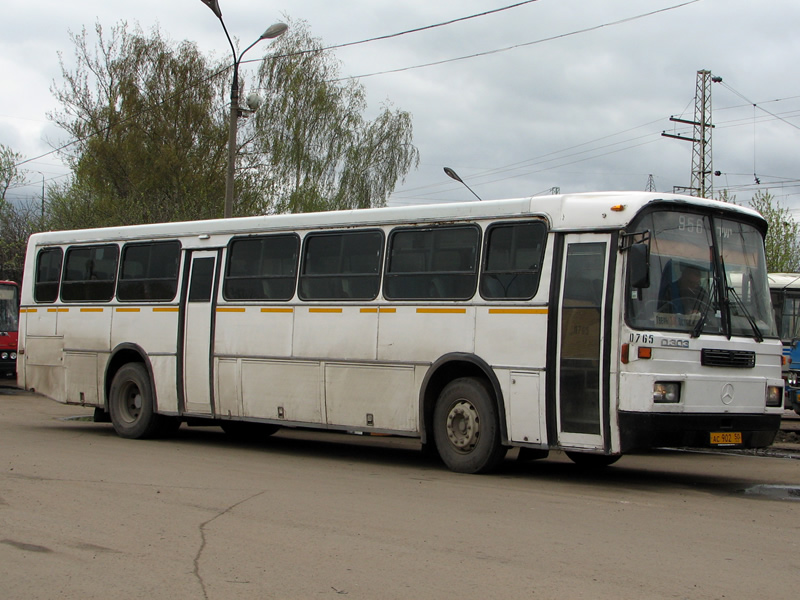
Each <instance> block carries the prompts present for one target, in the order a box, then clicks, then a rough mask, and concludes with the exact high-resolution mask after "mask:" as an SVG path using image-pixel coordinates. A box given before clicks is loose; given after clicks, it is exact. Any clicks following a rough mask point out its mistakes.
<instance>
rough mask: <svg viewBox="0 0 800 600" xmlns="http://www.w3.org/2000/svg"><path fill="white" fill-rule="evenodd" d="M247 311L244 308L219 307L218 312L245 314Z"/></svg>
mask: <svg viewBox="0 0 800 600" xmlns="http://www.w3.org/2000/svg"><path fill="white" fill-rule="evenodd" d="M246 311H247V309H246V308H245V307H243V306H218V307H217V312H230V313H243V312H246Z"/></svg>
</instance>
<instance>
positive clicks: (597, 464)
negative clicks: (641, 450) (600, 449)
mask: <svg viewBox="0 0 800 600" xmlns="http://www.w3.org/2000/svg"><path fill="white" fill-rule="evenodd" d="M566 455H567V457H568V458H569V459H570V460H571V461H572V462H574V463H575V464H576V465H578V466H579V467H585V468H587V469H600V468H603V467H610V466H611V465H613V464H614V463H615V462H617V461H618V460H619V459H620V458H622V455H621V454H589V453H587V452H566Z"/></svg>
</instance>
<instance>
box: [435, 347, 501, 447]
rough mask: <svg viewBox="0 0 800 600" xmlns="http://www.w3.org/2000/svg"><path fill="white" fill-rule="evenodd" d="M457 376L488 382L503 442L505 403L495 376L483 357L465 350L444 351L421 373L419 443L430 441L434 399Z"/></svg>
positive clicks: (457, 377)
mask: <svg viewBox="0 0 800 600" xmlns="http://www.w3.org/2000/svg"><path fill="white" fill-rule="evenodd" d="M460 377H475V378H478V379H483V380H484V381H486V382H487V383H488V384H489V387H490V388H491V390H492V393H493V394H494V400H495V403H496V405H497V415H498V419H499V421H500V423H499V425H500V439H501V442H502V443H503V445H507V444H508V432H507V428H506V410H505V402H504V399H503V390H502V389H501V388H500V382H499V380H498V379H497V375H496V374H495V372H494V370H493V369H492V367H490V366H489V363H487V362H486V361H485V360H483V359H482V358H480V357H479V356H475V355H474V354H469V353H466V352H453V353H450V354H445V355H444V356H442V357H440V358H439V359H438V360H437V361H436V362H434V363H433V364H432V365H431V368H430V369H428V372H427V373H426V374H425V378H424V379H423V381H422V388H421V390H420V398H419V406H420V415H419V418H420V423H421V424H422V427H421V431H420V437H421V439H422V443H423V444H428V443H431V444H432V443H433V434H432V431H433V411H434V408H435V407H436V400H437V399H438V398H439V395H440V394H441V393H442V390H443V389H444V388H445V386H446V385H447V384H448V383H450V382H451V381H453V380H455V379H459V378H460ZM429 434H430V435H429Z"/></svg>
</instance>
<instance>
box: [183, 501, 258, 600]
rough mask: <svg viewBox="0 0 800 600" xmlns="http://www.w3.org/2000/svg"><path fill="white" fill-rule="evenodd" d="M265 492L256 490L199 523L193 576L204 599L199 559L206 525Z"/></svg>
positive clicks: (201, 554) (204, 543) (205, 596)
mask: <svg viewBox="0 0 800 600" xmlns="http://www.w3.org/2000/svg"><path fill="white" fill-rule="evenodd" d="M265 493H266V490H261V491H260V492H258V493H256V494H252V495H251V496H248V497H247V498H244V499H243V500H239V502H236V503H235V504H231V505H230V506H229V507H228V508H226V509H225V510H223V511H221V512H218V513H217V514H216V515H214V516H213V517H211V518H210V519H208V520H207V521H204V522H203V523H200V527H199V530H200V547H199V548H198V549H197V554H195V557H194V576H195V578H197V581H198V582H199V583H200V589H201V590H202V591H203V598H204V599H205V600H208V591H207V590H206V582H205V580H204V579H203V576H202V575H201V574H200V559H201V558H202V556H203V551H204V550H205V549H206V527H208V526H209V525H210V524H211V523H213V522H214V521H216V520H217V519H219V518H220V517H223V516H225V515H226V514H228V513H229V512H230V511H232V510H233V509H234V508H236V507H237V506H240V505H242V504H244V503H245V502H249V501H250V500H252V499H253V498H258V497H259V496H261V495H262V494H265Z"/></svg>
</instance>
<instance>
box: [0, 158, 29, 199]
mask: <svg viewBox="0 0 800 600" xmlns="http://www.w3.org/2000/svg"><path fill="white" fill-rule="evenodd" d="M21 162H22V155H21V154H19V153H17V152H14V151H13V150H12V149H11V148H9V147H8V146H5V145H3V144H0V201H1V202H2V203H5V201H6V194H7V193H8V190H9V188H12V187H14V186H16V185H20V184H22V183H24V182H25V173H24V172H23V171H21V170H20V169H19V168H18V167H17V165H18V164H19V163H21Z"/></svg>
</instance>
